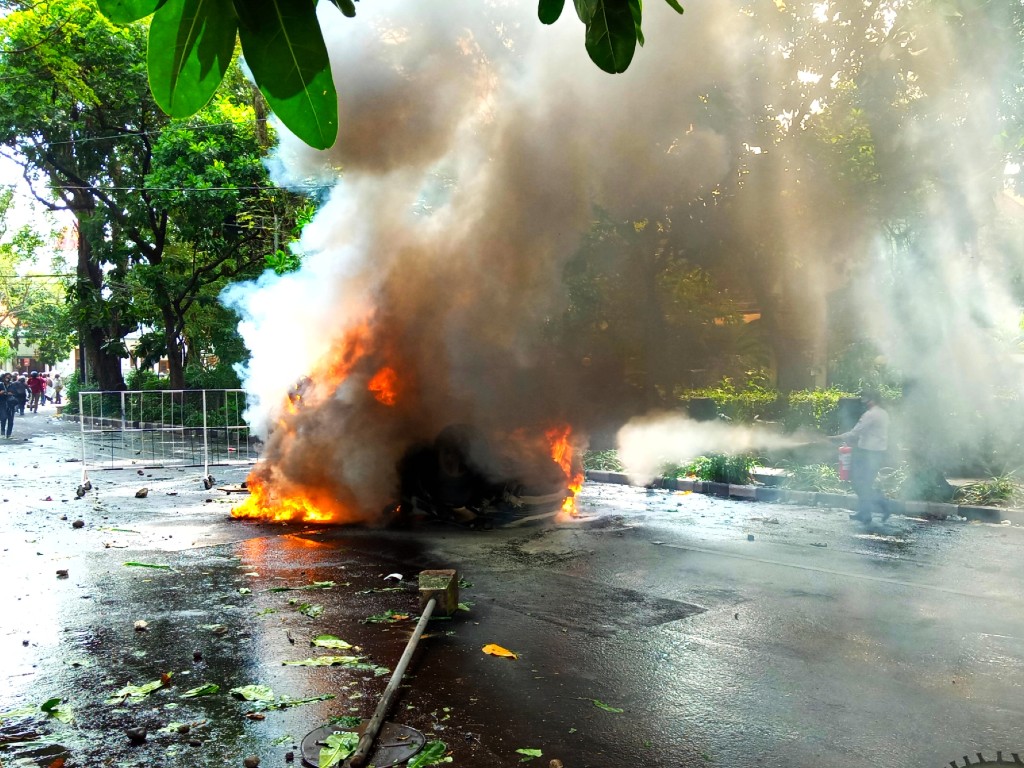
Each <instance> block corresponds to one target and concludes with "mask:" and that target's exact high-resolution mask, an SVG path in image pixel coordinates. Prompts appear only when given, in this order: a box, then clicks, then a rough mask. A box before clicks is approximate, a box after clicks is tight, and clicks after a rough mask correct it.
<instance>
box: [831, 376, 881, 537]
mask: <svg viewBox="0 0 1024 768" xmlns="http://www.w3.org/2000/svg"><path fill="white" fill-rule="evenodd" d="M860 399H861V401H862V402H863V403H864V405H866V406H867V410H866V411H864V414H863V415H862V416H861V417H860V419H859V420H858V421H857V424H856V425H855V426H854V428H853V429H851V430H850V431H849V432H844V433H843V434H841V435H836V436H835V437H833V438H832V439H833V440H839V441H841V442H844V443H849V444H851V445H852V447H853V461H852V464H851V466H850V475H851V477H850V480H851V482H852V483H853V490H854V493H856V494H857V514H855V515H850V519H851V520H859V521H861V522H864V523H870V522H871V516H872V514H873V513H874V511H875V510H878V512H879V513H881V515H882V521H883V522H884V521H885V520H887V519H888V517H889V508H888V505H887V504H886V501H885V494H883V493H882V492H881V491H880V490H878V489H877V488H875V478H876V477H878V470H879V469H881V468H882V464H883V462H884V461H885V454H886V451H888V450H889V414H888V413H887V412H886V411H885V409H884V408H882V405H881V402H882V398H881V395H879V394H878V390H875V389H865V390H864V391H863V392H861V395H860Z"/></svg>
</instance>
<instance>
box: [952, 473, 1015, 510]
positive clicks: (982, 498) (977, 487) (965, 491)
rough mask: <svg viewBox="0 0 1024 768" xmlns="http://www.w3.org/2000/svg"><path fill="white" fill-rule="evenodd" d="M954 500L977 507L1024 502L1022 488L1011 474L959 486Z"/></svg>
mask: <svg viewBox="0 0 1024 768" xmlns="http://www.w3.org/2000/svg"><path fill="white" fill-rule="evenodd" d="M953 498H954V500H955V501H958V502H960V503H961V504H969V505H971V506H977V507H999V506H1010V505H1013V504H1019V503H1021V502H1024V488H1022V487H1021V484H1020V483H1019V482H1017V480H1016V479H1015V478H1014V476H1013V473H1012V472H1008V473H1007V474H1005V475H998V476H997V477H992V478H989V479H988V480H978V481H977V482H973V483H968V484H967V485H963V486H961V487H960V488H959V489H958V490H957V492H956V494H955V495H954V497H953Z"/></svg>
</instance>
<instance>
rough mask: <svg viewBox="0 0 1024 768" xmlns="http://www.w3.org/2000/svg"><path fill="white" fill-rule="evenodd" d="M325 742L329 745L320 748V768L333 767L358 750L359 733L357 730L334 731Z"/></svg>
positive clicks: (318, 762)
mask: <svg viewBox="0 0 1024 768" xmlns="http://www.w3.org/2000/svg"><path fill="white" fill-rule="evenodd" d="M324 743H325V744H326V745H327V746H325V747H321V748H320V759H319V760H318V761H317V764H318V765H319V768H331V766H334V765H338V764H339V763H341V762H343V761H344V760H346V759H348V756H349V755H351V754H352V753H353V752H355V751H356V747H357V746H358V745H359V734H358V733H356V732H355V731H345V732H344V733H332V734H331V735H330V736H328V737H327V738H326V739H324Z"/></svg>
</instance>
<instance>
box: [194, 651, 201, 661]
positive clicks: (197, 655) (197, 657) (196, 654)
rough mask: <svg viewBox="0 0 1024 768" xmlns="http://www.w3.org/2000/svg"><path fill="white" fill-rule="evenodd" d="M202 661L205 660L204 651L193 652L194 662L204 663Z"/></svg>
mask: <svg viewBox="0 0 1024 768" xmlns="http://www.w3.org/2000/svg"><path fill="white" fill-rule="evenodd" d="M202 660H203V652H202V651H193V652H192V661H202Z"/></svg>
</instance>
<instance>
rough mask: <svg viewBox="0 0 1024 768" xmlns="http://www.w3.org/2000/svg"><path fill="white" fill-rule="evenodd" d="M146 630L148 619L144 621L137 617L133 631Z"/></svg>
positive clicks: (147, 628)
mask: <svg viewBox="0 0 1024 768" xmlns="http://www.w3.org/2000/svg"><path fill="white" fill-rule="evenodd" d="M148 630H149V622H148V621H144V620H143V619H139V620H138V621H136V622H135V631H136V632H146V631H148Z"/></svg>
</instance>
